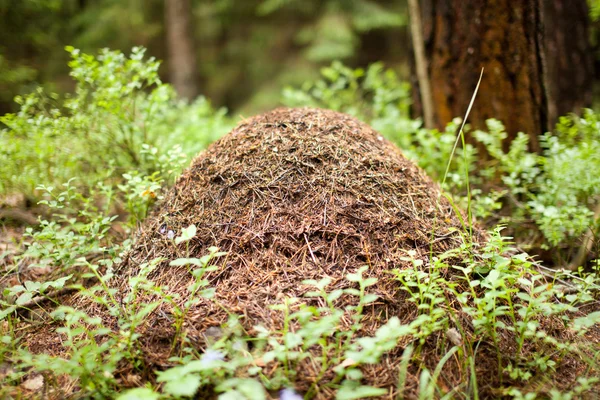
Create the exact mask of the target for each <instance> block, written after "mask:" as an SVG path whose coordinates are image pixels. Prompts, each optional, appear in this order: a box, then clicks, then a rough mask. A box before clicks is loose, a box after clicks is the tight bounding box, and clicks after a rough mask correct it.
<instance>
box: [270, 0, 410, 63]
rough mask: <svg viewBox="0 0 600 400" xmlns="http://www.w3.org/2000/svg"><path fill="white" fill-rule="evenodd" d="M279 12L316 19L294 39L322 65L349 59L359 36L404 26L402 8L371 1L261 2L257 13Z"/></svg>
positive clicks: (272, 0) (405, 16) (285, 0)
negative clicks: (292, 11)
mask: <svg viewBox="0 0 600 400" xmlns="http://www.w3.org/2000/svg"><path fill="white" fill-rule="evenodd" d="M280 9H284V10H285V9H292V10H294V11H296V12H300V13H304V14H309V15H315V16H316V18H314V20H312V21H311V23H309V24H307V26H305V27H304V28H303V29H301V30H300V31H299V32H298V34H297V38H298V41H299V42H300V43H302V44H305V45H307V48H306V50H305V54H306V57H307V58H308V59H309V60H312V61H321V62H322V61H333V60H343V59H347V58H349V57H352V56H353V55H354V54H356V51H357V49H358V46H359V44H360V36H359V35H360V33H364V32H368V31H370V30H374V29H385V28H397V27H401V26H404V25H406V23H407V14H406V10H405V5H404V4H398V5H396V6H395V7H394V8H392V7H389V6H388V7H385V6H383V5H381V4H379V3H378V2H377V1H373V0H355V1H347V0H327V1H314V0H309V1H305V0H263V2H262V3H261V4H260V5H259V6H258V13H259V14H260V15H268V14H271V13H274V12H277V11H278V10H280Z"/></svg>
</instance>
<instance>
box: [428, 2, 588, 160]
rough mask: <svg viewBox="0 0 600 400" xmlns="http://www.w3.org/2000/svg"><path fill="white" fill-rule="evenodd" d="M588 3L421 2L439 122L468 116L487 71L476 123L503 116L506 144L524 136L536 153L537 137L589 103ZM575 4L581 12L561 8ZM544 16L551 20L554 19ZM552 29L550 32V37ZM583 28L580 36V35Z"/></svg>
mask: <svg viewBox="0 0 600 400" xmlns="http://www.w3.org/2000/svg"><path fill="white" fill-rule="evenodd" d="M585 1H586V0H469V1H464V0H422V1H421V2H420V4H421V13H422V15H423V33H424V41H425V49H426V54H427V58H428V60H429V68H428V71H429V76H430V81H431V87H432V97H433V104H434V120H435V125H436V126H437V127H438V128H443V127H444V126H445V125H446V124H447V123H448V122H449V121H451V120H452V118H454V117H457V116H462V115H464V113H465V111H466V109H467V107H468V105H469V101H470V99H471V96H472V94H473V90H474V88H475V86H476V84H477V80H478V78H479V73H480V71H481V68H482V67H483V68H485V72H484V76H483V80H482V82H481V86H480V88H479V95H478V97H477V100H476V102H475V105H474V106H473V109H472V111H471V114H470V117H469V122H470V123H471V125H472V126H473V127H474V128H485V120H486V119H488V118H496V119H499V120H501V121H502V122H503V123H504V125H505V126H506V130H507V133H508V138H507V142H508V141H510V140H512V139H514V138H515V137H516V134H517V132H525V133H527V134H528V135H529V136H530V147H531V149H532V150H535V151H537V150H539V142H538V137H537V136H538V135H540V134H541V133H543V132H546V131H547V130H548V129H550V128H551V126H552V125H553V123H554V120H555V119H556V117H557V116H558V115H559V114H564V113H566V112H569V111H576V110H577V109H578V108H580V107H581V106H582V105H586V104H588V103H589V99H590V93H591V92H590V90H591V85H590V84H589V82H591V76H590V72H591V67H589V66H588V64H587V63H588V61H585V63H582V62H581V61H580V60H582V59H583V58H586V57H587V58H589V54H590V52H589V51H588V52H587V53H586V51H584V49H589V43H588V39H587V36H586V33H587V29H586V28H585V27H581V26H585V25H586V21H587V14H586V13H587V11H581V9H583V10H586V4H585ZM575 3H577V7H578V8H577V10H578V11H577V12H575V11H572V10H570V11H569V12H568V13H567V12H565V10H563V9H562V8H560V7H559V5H562V6H564V7H565V9H566V8H570V7H575ZM544 13H547V14H548V15H549V16H551V17H552V19H549V20H548V21H547V20H546V19H545V15H544ZM582 13H583V14H585V17H582ZM561 18H563V20H560V19H561ZM571 18H572V19H571ZM581 18H583V19H581ZM558 20H560V21H558ZM545 24H548V29H547V30H546V31H547V32H550V34H547V35H545V34H544V32H545V30H544V25H545ZM576 25H580V27H579V28H577V29H579V30H580V32H578V33H577V35H576V37H573V36H572V35H571V34H572V32H573V30H575V26H576ZM567 35H568V37H569V43H567V42H566V40H565V39H566V37H567ZM572 40H573V41H577V43H571V41H572ZM547 48H548V49H547ZM573 54H575V55H576V56H577V57H578V58H575V59H573V58H572V57H573ZM583 64H585V65H583ZM575 82H577V84H576V83H575ZM565 90H567V91H568V92H569V93H573V95H571V94H569V95H565V93H567V92H564V91H565Z"/></svg>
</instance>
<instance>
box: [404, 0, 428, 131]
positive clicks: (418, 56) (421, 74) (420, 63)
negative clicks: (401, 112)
mask: <svg viewBox="0 0 600 400" xmlns="http://www.w3.org/2000/svg"><path fill="white" fill-rule="evenodd" d="M408 9H409V13H410V30H411V34H412V37H413V48H414V52H415V65H416V69H417V77H418V80H419V92H420V95H421V102H422V107H423V119H424V122H425V127H426V128H429V129H432V128H433V127H434V120H433V101H432V98H431V85H430V84H429V74H428V72H427V60H426V58H425V47H424V41H423V27H422V24H421V10H420V9H419V3H418V0H408Z"/></svg>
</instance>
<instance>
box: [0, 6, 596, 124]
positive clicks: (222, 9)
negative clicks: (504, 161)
mask: <svg viewBox="0 0 600 400" xmlns="http://www.w3.org/2000/svg"><path fill="white" fill-rule="evenodd" d="M419 3H420V7H421V13H422V14H423V31H424V40H425V50H426V52H428V55H429V56H431V59H430V62H429V68H430V71H431V72H432V73H431V75H432V76H431V81H432V84H433V85H434V86H436V87H440V90H435V91H433V92H434V102H435V106H436V107H435V108H436V109H438V112H439V113H441V114H442V115H439V116H437V117H438V118H437V119H436V121H435V122H437V124H436V125H437V126H438V127H440V128H441V127H443V126H444V125H445V124H446V123H447V122H448V121H450V120H451V118H452V117H455V116H457V115H459V114H461V113H462V112H458V111H457V110H456V109H455V107H452V105H448V104H444V103H445V102H446V103H449V102H454V103H456V107H459V109H460V110H462V109H464V108H465V106H466V105H465V102H466V100H465V98H466V97H469V96H470V94H471V93H472V90H473V87H474V82H473V79H475V78H476V75H477V73H478V70H479V68H481V66H485V65H484V64H485V62H482V61H481V60H482V56H483V57H492V58H493V57H494V53H495V52H496V53H497V52H500V51H502V50H503V49H510V50H509V51H504V53H505V55H504V56H503V57H504V58H505V59H506V60H508V62H506V60H504V61H502V62H503V63H504V64H505V66H506V64H510V63H511V62H512V63H513V64H515V65H516V68H518V69H520V68H523V66H522V63H523V62H524V61H523V58H524V57H523V54H518V52H519V50H514V51H513V49H512V48H514V47H515V43H514V41H515V40H516V41H517V42H518V41H519V39H515V38H514V37H513V38H511V37H510V35H507V34H506V32H502V30H503V29H504V30H506V29H507V28H508V27H510V26H511V24H513V23H514V18H517V19H520V18H521V17H523V19H524V20H525V22H526V23H527V24H529V25H530V26H531V29H533V30H536V31H537V30H540V31H542V30H543V31H544V32H543V40H544V41H545V44H544V45H545V49H546V55H545V61H544V62H545V68H546V72H547V75H548V77H549V79H548V80H547V82H549V83H551V84H548V85H547V86H548V87H547V88H545V90H546V91H547V92H548V93H549V95H550V96H552V95H553V97H557V98H561V99H566V100H561V101H563V103H564V102H565V101H566V104H560V101H559V104H553V103H552V102H551V101H549V102H548V103H549V104H548V107H549V110H548V111H547V112H548V113H549V114H550V115H549V119H548V120H547V121H546V122H548V123H543V124H541V125H540V124H539V123H537V124H536V123H535V121H534V123H529V121H528V118H523V119H522V120H521V121H515V122H514V125H515V127H514V128H515V129H516V126H517V125H518V126H519V129H520V130H523V131H528V130H535V131H536V132H535V134H539V133H542V132H543V131H544V130H546V129H549V128H550V127H551V125H552V124H553V123H554V122H555V120H556V117H557V116H558V115H562V114H566V113H568V112H571V111H577V110H580V109H581V107H584V106H585V107H589V106H591V104H592V88H593V86H594V85H591V82H592V80H593V81H594V82H595V81H596V80H597V77H598V71H599V68H598V64H599V60H600V50H599V40H598V36H599V34H598V32H599V31H600V24H599V23H598V15H599V14H600V12H599V11H598V10H599V9H600V7H599V6H598V4H597V0H589V1H587V2H586V0H575V1H571V0H528V1H519V2H516V3H515V2H510V1H498V2H486V1H481V0H475V1H471V2H460V1H459V2H457V1H449V2H443V1H436V0H424V1H421V2H419ZM488 3H489V4H488ZM517 3H518V4H517ZM528 7H529V8H535V9H537V8H540V9H541V10H542V14H541V15H540V19H541V21H540V23H539V24H538V23H536V22H535V21H534V20H527V18H528V16H527V8H528ZM469 10H472V11H469ZM511 10H512V11H511ZM515 10H516V11H515ZM478 13H480V14H481V15H480V14H478ZM511 13H513V14H514V15H512V14H511ZM486 14H487V16H486ZM497 15H500V17H497ZM503 15H504V16H503ZM489 17H492V18H493V19H494V22H493V24H492V25H490V24H486V18H489ZM532 18H537V17H536V16H535V15H534V16H533V17H532ZM452 20H455V22H457V23H459V24H463V22H464V21H466V20H471V21H476V24H467V25H466V26H474V25H479V26H480V31H479V32H474V31H472V29H471V28H469V29H471V31H469V30H464V31H461V30H460V29H461V28H460V25H458V29H457V26H453V22H452ZM0 21H2V23H1V24H0V37H1V38H2V40H1V41H0V114H4V113H6V112H14V111H15V110H16V109H17V105H16V104H14V102H13V98H14V96H15V95H19V94H25V93H29V92H31V91H33V90H34V89H35V88H36V87H37V86H39V85H43V86H44V87H46V89H48V90H49V91H53V92H58V93H65V92H69V91H71V90H73V87H74V82H73V81H72V80H71V79H70V78H69V75H68V72H69V69H68V66H67V62H68V60H69V54H68V53H67V52H65V51H63V50H62V49H63V48H64V47H65V46H67V45H70V46H74V47H75V48H78V49H81V50H82V51H83V52H86V53H90V54H96V52H97V50H98V49H101V48H110V49H113V50H121V51H123V52H125V53H129V51H130V49H131V48H132V47H133V46H143V47H145V48H147V49H148V53H147V54H148V55H150V56H154V57H156V58H157V59H159V60H165V61H166V62H165V63H163V65H162V66H161V69H160V71H159V73H160V75H161V78H162V80H163V81H165V82H169V83H172V84H173V85H174V86H175V88H176V89H177V91H178V92H179V94H180V95H181V96H183V97H185V98H193V97H196V96H197V95H200V94H201V95H204V96H206V97H207V98H208V99H210V100H211V102H212V103H213V105H214V106H216V107H217V108H218V107H221V106H224V107H227V109H229V110H230V111H232V112H233V113H234V114H237V113H240V114H244V115H246V114H252V113H255V112H259V111H264V110H266V109H269V108H272V107H273V106H275V105H277V104H278V99H279V96H280V93H281V90H282V88H283V87H285V86H286V85H291V86H300V85H301V84H302V83H303V82H306V81H309V80H314V79H316V78H317V77H318V76H319V69H320V68H321V67H322V66H325V65H328V64H330V63H331V62H332V61H333V60H340V61H342V62H344V64H346V65H348V66H350V67H366V66H367V65H369V64H371V63H373V62H376V61H382V62H383V63H384V64H385V66H386V67H387V68H391V69H393V70H395V71H396V72H397V73H398V75H399V77H400V78H401V79H402V80H405V81H409V82H411V83H412V87H413V94H414V100H415V107H413V111H412V113H413V116H419V115H421V105H420V104H421V101H420V98H419V92H418V90H416V88H417V87H418V85H417V74H416V72H415V68H414V66H415V63H414V57H413V46H412V41H411V34H410V32H411V30H410V23H409V21H410V19H409V10H408V5H407V1H406V0H393V1H392V0H324V1H321V0H244V1H239V0H238V1H235V0H167V1H165V0H146V1H142V0H94V1H90V0H23V1H16V0H0ZM461 21H462V22H461ZM477 21H479V22H481V24H480V23H479V22H477ZM440 24H441V26H440ZM463 25H465V24H463ZM496 26H501V28H500V29H499V30H498V29H496ZM502 26H504V27H502ZM475 29H476V28H475ZM481 29H485V35H486V36H487V37H481V35H480V34H481V33H483V32H482V31H481ZM511 29H512V28H511ZM515 32H516V33H515V35H521V34H523V33H524V34H527V32H521V31H519V30H518V29H517V30H516V31H515ZM532 32H534V31H532ZM478 33H479V34H478ZM533 34H535V32H534V33H533ZM444 35H445V36H446V37H444ZM469 36H470V37H471V39H469V38H468V37H469ZM486 40H487V41H491V42H494V41H495V42H494V43H496V44H497V49H494V48H493V46H492V47H490V46H487V47H486V46H485V45H481V46H478V47H479V48H476V49H475V53H474V49H473V48H472V47H470V43H473V41H474V43H475V44H477V43H484V44H485V43H486ZM507 41H509V42H508V43H507ZM518 47H519V46H518V45H517V46H516V48H517V49H518ZM520 50H524V51H525V54H526V53H527V52H530V51H532V50H531V48H522V49H520ZM445 51H446V54H444V52H445ZM478 52H481V53H480V54H478ZM533 52H535V50H533ZM436 56H437V57H438V58H441V59H442V62H445V63H446V66H445V67H444V66H441V67H439V68H438V66H439V63H436V60H435V59H434V58H435V57H436ZM469 58H470V59H471V61H470V64H469V61H468V60H467V59H469ZM448 59H454V60H457V62H454V63H448V62H447V61H448ZM473 60H475V61H476V62H475V63H473V62H472V61H473ZM488 64H489V63H488ZM525 64H526V63H525ZM488 66H489V65H488ZM456 68H462V69H465V68H466V70H465V71H464V73H465V74H467V75H468V77H471V78H470V79H469V78H467V79H465V76H462V77H461V76H459V75H457V74H454V75H455V76H451V75H452V71H455V70H456ZM524 68H525V69H526V68H527V66H525V67H524ZM435 71H438V72H439V74H438V75H439V76H438V78H437V79H438V81H440V80H441V82H436V77H435ZM449 71H450V72H449ZM489 72H490V73H492V72H493V71H489ZM508 72H509V74H513V75H514V74H517V73H516V72H515V71H508ZM473 77H475V78H473ZM453 79H454V80H455V81H456V82H454V83H451V81H452V80H453ZM486 79H487V80H488V81H491V84H490V85H488V88H489V89H490V90H500V91H502V90H503V89H502V88H501V86H502V85H501V84H500V83H499V82H498V81H499V80H500V79H496V78H494V76H493V75H491V76H487V77H486ZM514 84H517V85H518V84H519V82H518V80H516V81H515V82H514ZM448 85H450V86H448ZM442 86H447V87H446V88H445V89H446V90H444V88H442ZM485 88H486V85H485V80H484V84H483V89H485ZM448 90H450V91H452V92H453V93H454V92H461V94H460V95H459V94H456V98H455V97H454V94H449V93H447V91H448ZM524 90H535V89H531V88H529V89H528V88H525V87H524ZM436 93H438V95H439V96H444V99H435V95H436ZM548 93H547V94H548ZM500 100H501V101H504V102H505V103H506V102H510V99H500ZM542 100H543V99H542ZM543 101H546V100H543ZM483 106H486V104H484V105H483ZM525 108H527V107H525ZM490 117H495V118H499V119H501V120H503V121H505V123H507V128H508V130H509V131H513V130H515V129H513V126H511V121H510V120H511V119H512V118H507V117H506V116H505V115H503V113H502V112H498V110H490V113H489V115H484V116H481V118H478V116H476V115H475V116H474V118H475V120H477V119H479V120H481V121H483V120H484V119H485V118H490ZM544 118H545V117H544ZM542 119H543V118H542ZM531 133H533V132H531Z"/></svg>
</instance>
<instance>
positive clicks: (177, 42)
mask: <svg viewBox="0 0 600 400" xmlns="http://www.w3.org/2000/svg"><path fill="white" fill-rule="evenodd" d="M165 16H166V21H165V26H166V30H167V49H168V55H169V78H170V81H171V83H172V85H173V87H174V88H175V91H177V93H178V94H179V96H181V97H183V98H185V99H188V100H193V99H194V98H195V97H196V96H198V93H199V89H198V79H197V74H198V65H197V62H196V52H195V49H194V36H193V30H192V5H191V2H190V0H165Z"/></svg>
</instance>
